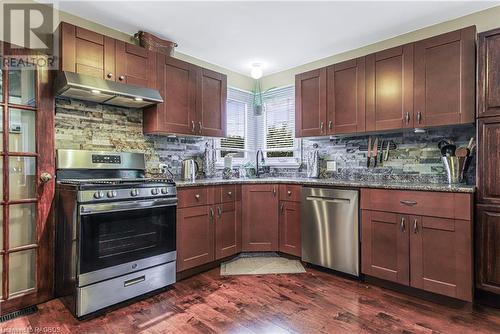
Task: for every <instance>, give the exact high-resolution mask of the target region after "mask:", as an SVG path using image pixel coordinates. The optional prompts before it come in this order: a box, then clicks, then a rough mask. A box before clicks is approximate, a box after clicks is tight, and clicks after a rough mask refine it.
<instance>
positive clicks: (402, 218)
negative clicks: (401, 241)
mask: <svg viewBox="0 0 500 334" xmlns="http://www.w3.org/2000/svg"><path fill="white" fill-rule="evenodd" d="M399 226H400V227H401V232H404V231H405V230H406V226H405V217H401V223H400V224H399Z"/></svg>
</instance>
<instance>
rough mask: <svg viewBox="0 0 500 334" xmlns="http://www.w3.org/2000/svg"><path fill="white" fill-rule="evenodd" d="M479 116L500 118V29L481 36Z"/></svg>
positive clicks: (479, 54) (478, 90)
mask: <svg viewBox="0 0 500 334" xmlns="http://www.w3.org/2000/svg"><path fill="white" fill-rule="evenodd" d="M477 61H478V89H477V92H478V96H477V100H478V110H477V112H478V116H479V117H485V116H500V29H495V30H490V31H486V32H483V33H481V34H479V52H478V60H477Z"/></svg>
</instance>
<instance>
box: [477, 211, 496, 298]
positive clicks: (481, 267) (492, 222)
mask: <svg viewBox="0 0 500 334" xmlns="http://www.w3.org/2000/svg"><path fill="white" fill-rule="evenodd" d="M476 218H477V223H476V259H477V261H476V262H477V263H476V265H477V267H476V269H477V270H476V272H477V277H476V286H477V287H478V288H479V289H481V290H485V291H488V292H492V293H496V294H498V295H500V207H499V206H493V205H478V206H477V210H476ZM499 298H500V297H499Z"/></svg>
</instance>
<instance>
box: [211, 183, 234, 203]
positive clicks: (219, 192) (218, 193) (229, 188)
mask: <svg viewBox="0 0 500 334" xmlns="http://www.w3.org/2000/svg"><path fill="white" fill-rule="evenodd" d="M236 187H237V186H236V185H235V184H229V185H225V186H220V187H217V188H216V190H215V200H216V201H217V203H228V202H234V201H236V200H237V199H236V198H237V195H238V193H237V188H236Z"/></svg>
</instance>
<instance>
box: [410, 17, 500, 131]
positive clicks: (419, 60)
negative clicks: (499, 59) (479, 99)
mask: <svg viewBox="0 0 500 334" xmlns="http://www.w3.org/2000/svg"><path fill="white" fill-rule="evenodd" d="M475 40H476V27H475V26H472V27H468V28H464V29H461V30H457V31H452V32H449V33H446V34H442V35H439V36H435V37H432V38H428V39H425V40H422V41H419V42H416V43H415V60H414V62H415V63H414V70H415V73H414V74H415V82H414V92H415V93H414V98H415V100H414V102H415V105H414V111H415V120H414V126H415V127H420V126H438V125H451V124H464V123H473V122H474V121H475V100H474V95H475V93H474V92H475V80H476V78H475V52H476V46H475ZM499 40H500V39H499ZM498 50H499V52H500V43H499V47H498ZM499 78H500V77H497V79H499ZM496 84H497V88H498V87H499V86H498V82H497V83H496ZM497 90H498V89H497ZM496 94H497V97H500V94H499V93H498V92H496ZM498 101H500V98H499V99H498Z"/></svg>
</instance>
